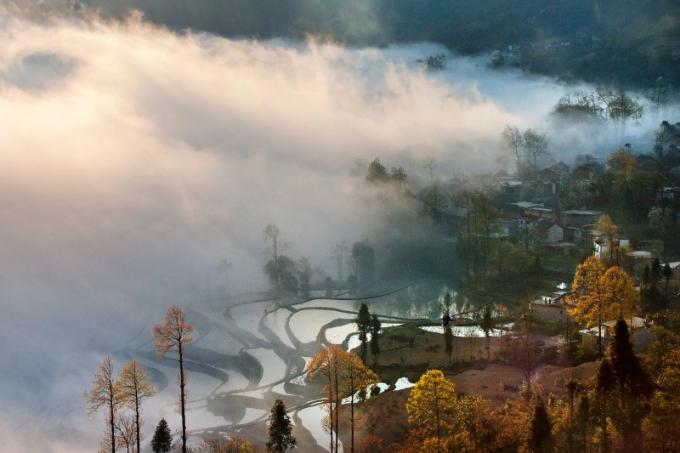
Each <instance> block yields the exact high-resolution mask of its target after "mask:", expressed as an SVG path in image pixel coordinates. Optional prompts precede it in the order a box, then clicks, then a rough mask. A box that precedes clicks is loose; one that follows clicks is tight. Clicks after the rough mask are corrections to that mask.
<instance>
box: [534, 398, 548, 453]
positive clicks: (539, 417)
mask: <svg viewBox="0 0 680 453" xmlns="http://www.w3.org/2000/svg"><path fill="white" fill-rule="evenodd" d="M551 429H552V423H551V422H550V417H548V412H547V411H546V410H545V406H544V405H543V401H541V400H539V402H538V403H537V404H536V406H535V407H534V415H533V417H532V419H531V427H530V431H529V439H528V444H529V448H530V449H531V451H533V452H535V453H543V452H546V451H548V449H549V443H550V436H551V435H550V430H551Z"/></svg>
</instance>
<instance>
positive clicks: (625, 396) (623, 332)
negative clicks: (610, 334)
mask: <svg viewBox="0 0 680 453" xmlns="http://www.w3.org/2000/svg"><path fill="white" fill-rule="evenodd" d="M609 357H610V361H611V365H612V370H613V374H614V378H615V380H616V384H617V393H616V396H617V401H616V402H617V403H618V404H617V409H618V411H617V416H616V417H614V422H615V424H616V425H617V428H618V429H619V431H620V432H621V433H622V435H623V438H624V442H625V444H626V445H629V446H630V447H631V448H633V449H637V450H641V449H642V429H641V424H642V420H643V419H644V417H645V416H646V415H647V412H648V404H647V402H648V400H649V398H650V397H651V396H652V392H653V391H654V385H653V383H652V381H651V379H650V378H649V376H648V375H647V373H646V372H645V370H644V369H643V368H642V366H641V364H640V359H639V358H638V357H637V356H636V355H635V352H634V351H633V345H632V343H631V341H630V334H629V332H628V325H627V324H626V322H625V321H624V320H622V319H619V320H618V321H617V323H616V327H615V330H614V341H613V342H612V344H611V345H610V348H609Z"/></svg>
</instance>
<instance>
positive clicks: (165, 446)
mask: <svg viewBox="0 0 680 453" xmlns="http://www.w3.org/2000/svg"><path fill="white" fill-rule="evenodd" d="M171 448H172V435H171V434H170V428H168V422H166V421H165V419H164V418H162V419H161V421H160V422H158V426H156V431H155V432H154V433H153V438H152V439H151V449H152V450H153V451H154V453H168V452H169V451H170V449H171Z"/></svg>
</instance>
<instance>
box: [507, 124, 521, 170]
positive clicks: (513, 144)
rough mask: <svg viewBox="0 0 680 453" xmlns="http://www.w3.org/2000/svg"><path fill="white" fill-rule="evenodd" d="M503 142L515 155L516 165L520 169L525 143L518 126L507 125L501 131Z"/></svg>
mask: <svg viewBox="0 0 680 453" xmlns="http://www.w3.org/2000/svg"><path fill="white" fill-rule="evenodd" d="M501 142H502V143H503V145H505V146H507V147H508V148H509V149H510V151H511V152H512V154H513V155H514V157H515V165H516V166H517V170H518V171H519V168H520V165H521V164H522V145H523V144H524V137H522V133H521V132H520V131H519V129H517V127H516V126H510V125H508V126H505V129H503V132H501Z"/></svg>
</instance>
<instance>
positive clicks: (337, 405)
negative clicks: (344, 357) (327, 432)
mask: <svg viewBox="0 0 680 453" xmlns="http://www.w3.org/2000/svg"><path fill="white" fill-rule="evenodd" d="M334 360H335V365H334V366H333V372H334V373H335V451H336V453H337V452H339V451H340V449H339V439H340V391H339V388H338V386H339V384H338V362H337V357H336V358H335V359H334Z"/></svg>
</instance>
